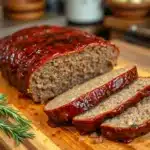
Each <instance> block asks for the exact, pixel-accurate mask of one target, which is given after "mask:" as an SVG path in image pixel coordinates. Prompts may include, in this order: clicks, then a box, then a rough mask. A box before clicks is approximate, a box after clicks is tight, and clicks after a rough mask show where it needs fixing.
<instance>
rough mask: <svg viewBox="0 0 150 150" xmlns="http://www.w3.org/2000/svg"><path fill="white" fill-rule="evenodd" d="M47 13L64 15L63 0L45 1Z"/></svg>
mask: <svg viewBox="0 0 150 150" xmlns="http://www.w3.org/2000/svg"><path fill="white" fill-rule="evenodd" d="M46 6H47V7H46V8H47V11H48V12H52V13H56V14H61V15H62V14H64V0H46Z"/></svg>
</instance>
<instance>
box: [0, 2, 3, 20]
mask: <svg viewBox="0 0 150 150" xmlns="http://www.w3.org/2000/svg"><path fill="white" fill-rule="evenodd" d="M2 18H3V7H2V2H1V1H0V19H2Z"/></svg>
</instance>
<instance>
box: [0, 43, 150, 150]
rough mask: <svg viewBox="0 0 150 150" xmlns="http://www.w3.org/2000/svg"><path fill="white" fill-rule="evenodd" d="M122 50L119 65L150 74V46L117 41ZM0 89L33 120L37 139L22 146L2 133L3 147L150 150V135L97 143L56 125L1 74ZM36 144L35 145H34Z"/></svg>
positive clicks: (0, 134)
mask: <svg viewBox="0 0 150 150" xmlns="http://www.w3.org/2000/svg"><path fill="white" fill-rule="evenodd" d="M113 43H115V44H116V45H117V46H118V47H119V48H120V49H121V56H120V58H119V61H118V66H117V68H118V67H121V66H124V65H126V64H137V65H138V68H139V73H140V75H141V76H150V67H149V66H150V60H149V59H150V51H149V50H148V49H144V48H140V47H136V46H134V45H129V44H126V43H124V42H120V41H113ZM0 92H3V93H5V94H7V95H8V100H9V103H10V104H13V106H14V107H16V108H17V109H19V110H20V111H21V113H22V114H23V115H24V116H26V117H27V118H29V119H30V120H32V122H33V132H34V133H35V134H36V138H35V139H33V140H28V141H25V142H24V143H23V144H21V145H20V146H19V147H16V146H15V144H14V142H13V141H12V140H11V139H10V138H8V137H7V136H5V135H4V133H0V143H1V147H2V148H1V147H0V150H1V149H2V150H3V149H11V150H24V149H25V150H55V149H56V150H57V149H61V150H150V134H147V135H145V136H143V137H140V138H137V139H135V140H134V141H133V142H131V143H130V144H123V143H117V142H112V141H108V140H106V139H104V140H103V142H102V143H95V141H94V139H92V138H90V137H89V136H88V135H86V136H81V135H80V134H79V133H78V132H77V131H76V129H75V128H74V127H71V126H68V127H66V126H64V127H56V128H52V127H50V126H49V125H48V124H47V119H48V118H47V116H46V114H45V113H44V112H43V107H44V106H43V105H41V104H35V103H33V102H32V100H31V99H28V98H25V97H23V96H22V95H21V93H19V92H18V91H17V89H15V88H14V87H12V86H10V85H9V84H8V82H7V81H6V80H4V79H3V78H2V77H1V74H0ZM31 145H32V146H31Z"/></svg>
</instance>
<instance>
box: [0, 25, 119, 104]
mask: <svg viewBox="0 0 150 150" xmlns="http://www.w3.org/2000/svg"><path fill="white" fill-rule="evenodd" d="M118 55H119V50H118V49H117V48H116V47H115V46H114V45H112V44H110V43H109V42H107V41H105V40H103V39H102V38H99V37H96V36H94V35H91V34H88V33H85V32H83V31H79V30H76V29H72V28H65V27H56V26H37V27H31V28H27V29H23V30H20V31H18V32H16V33H14V34H12V35H10V36H7V37H4V38H3V39H1V40H0V68H1V71H2V75H3V76H4V77H5V78H6V79H7V80H8V81H9V82H10V83H11V84H12V85H13V86H15V87H17V88H18V89H19V90H20V91H21V92H23V93H24V94H27V95H29V96H31V97H32V98H33V100H34V101H36V102H45V101H47V100H49V99H51V98H53V97H55V96H56V95H59V94H61V93H63V92H64V91H66V90H68V89H70V88H72V87H73V86H75V85H77V84H80V83H83V82H85V81H87V80H89V79H91V78H94V77H96V76H98V75H100V74H103V73H105V72H108V71H110V70H111V69H112V68H113V66H114V65H115V64H116V62H117V58H118Z"/></svg>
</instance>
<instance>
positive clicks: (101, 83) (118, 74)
mask: <svg viewBox="0 0 150 150" xmlns="http://www.w3.org/2000/svg"><path fill="white" fill-rule="evenodd" d="M137 76H138V74H137V68H136V66H131V67H126V68H121V69H118V70H114V71H112V72H109V73H106V74H104V75H101V76H98V77H96V78H94V79H91V80H89V81H87V82H85V83H83V84H81V85H78V86H76V87H74V88H72V89H70V90H68V91H67V92H65V93H63V94H61V95H59V96H58V97H56V98H54V99H53V100H52V101H50V102H49V103H48V104H47V105H46V106H45V112H46V113H47V115H48V116H49V120H51V121H53V122H55V123H57V124H59V123H63V122H68V121H70V120H72V118H73V117H74V116H76V115H78V114H80V113H82V112H85V111H87V110H89V109H90V108H92V107H93V106H95V105H97V104H98V103H99V102H100V101H101V100H102V99H104V98H105V97H107V96H109V95H111V94H112V93H114V92H116V91H118V90H119V89H122V88H123V87H125V86H126V85H128V84H130V83H131V82H133V81H134V80H135V79H137Z"/></svg>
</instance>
